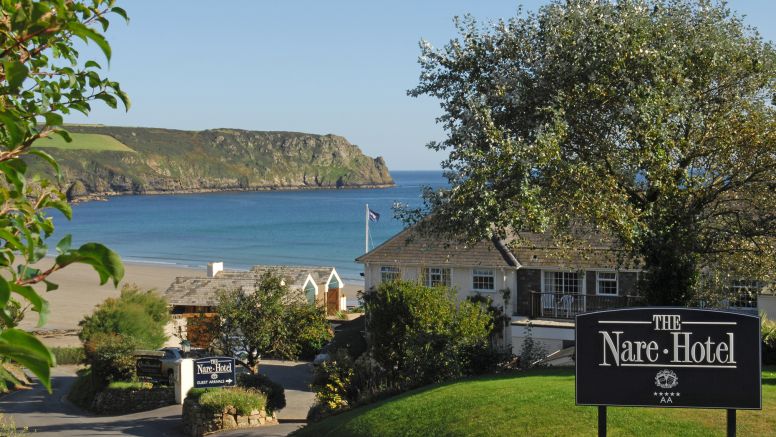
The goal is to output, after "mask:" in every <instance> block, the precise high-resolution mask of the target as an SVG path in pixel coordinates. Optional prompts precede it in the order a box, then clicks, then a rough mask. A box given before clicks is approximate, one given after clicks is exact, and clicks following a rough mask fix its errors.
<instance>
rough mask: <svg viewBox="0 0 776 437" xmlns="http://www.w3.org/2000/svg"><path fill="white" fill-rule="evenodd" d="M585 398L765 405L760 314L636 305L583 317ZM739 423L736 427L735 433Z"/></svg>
mask: <svg viewBox="0 0 776 437" xmlns="http://www.w3.org/2000/svg"><path fill="white" fill-rule="evenodd" d="M575 335H576V396H577V405H597V406H598V414H599V416H598V435H599V436H605V435H606V407H607V406H609V405H616V406H641V407H674V408H676V407H683V408H722V409H727V410H728V414H727V417H728V435H735V410H736V409H757V410H759V409H762V387H761V368H760V364H761V361H760V342H761V339H760V319H759V317H757V316H756V315H750V314H743V313H736V312H730V311H717V310H705V309H689V308H664V307H652V308H628V309H618V310H611V311H599V312H592V313H586V314H580V315H578V316H577V317H576V333H575ZM731 431H732V433H731Z"/></svg>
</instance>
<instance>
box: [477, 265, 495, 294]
mask: <svg viewBox="0 0 776 437" xmlns="http://www.w3.org/2000/svg"><path fill="white" fill-rule="evenodd" d="M477 277H480V278H490V279H491V280H492V283H493V286H492V287H491V288H482V287H477V284H476V282H475V278H477ZM472 290H474V291H480V292H485V293H493V292H495V291H496V271H495V270H494V269H479V268H473V269H472Z"/></svg>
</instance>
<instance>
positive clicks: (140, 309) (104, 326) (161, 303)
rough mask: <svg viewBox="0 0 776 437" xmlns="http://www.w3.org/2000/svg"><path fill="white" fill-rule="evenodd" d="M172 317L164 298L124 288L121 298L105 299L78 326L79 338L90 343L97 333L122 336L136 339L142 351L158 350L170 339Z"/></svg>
mask: <svg viewBox="0 0 776 437" xmlns="http://www.w3.org/2000/svg"><path fill="white" fill-rule="evenodd" d="M169 318H170V315H169V311H168V310H167V301H166V300H165V299H164V297H162V296H161V295H159V294H158V293H156V292H155V291H154V290H149V291H140V289H139V288H138V287H137V286H136V285H125V286H124V287H123V288H122V289H121V295H120V296H119V297H118V298H110V299H106V300H105V302H103V303H101V304H100V305H99V306H98V307H97V308H96V309H95V310H94V312H93V313H92V315H90V316H86V317H85V318H84V319H83V320H82V321H81V322H80V323H79V326H81V333H80V334H79V337H80V338H81V341H83V342H84V343H87V342H89V341H90V340H91V339H92V338H93V337H94V336H95V335H98V334H120V335H122V336H123V337H125V338H133V339H134V342H135V344H136V345H137V346H138V347H140V348H143V349H157V348H160V347H161V346H162V345H163V344H164V342H165V341H166V340H167V335H166V334H165V332H164V327H165V325H166V324H167V322H168V321H169Z"/></svg>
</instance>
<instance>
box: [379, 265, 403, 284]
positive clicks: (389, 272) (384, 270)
mask: <svg viewBox="0 0 776 437" xmlns="http://www.w3.org/2000/svg"><path fill="white" fill-rule="evenodd" d="M386 276H392V277H390V278H388V279H386ZM399 279H401V269H400V268H399V266H380V282H390V281H396V280H399Z"/></svg>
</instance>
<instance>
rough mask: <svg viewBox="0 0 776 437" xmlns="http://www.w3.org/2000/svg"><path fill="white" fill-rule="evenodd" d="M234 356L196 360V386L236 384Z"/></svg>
mask: <svg viewBox="0 0 776 437" xmlns="http://www.w3.org/2000/svg"><path fill="white" fill-rule="evenodd" d="M234 370H235V369H234V358H230V357H207V358H201V359H199V360H194V388H207V387H225V386H230V385H235V379H236V378H235V373H234Z"/></svg>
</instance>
